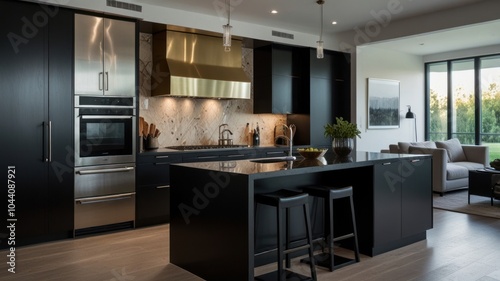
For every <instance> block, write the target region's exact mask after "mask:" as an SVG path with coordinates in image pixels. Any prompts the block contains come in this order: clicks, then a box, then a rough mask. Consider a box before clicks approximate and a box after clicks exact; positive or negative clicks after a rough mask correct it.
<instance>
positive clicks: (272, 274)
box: [255, 270, 313, 281]
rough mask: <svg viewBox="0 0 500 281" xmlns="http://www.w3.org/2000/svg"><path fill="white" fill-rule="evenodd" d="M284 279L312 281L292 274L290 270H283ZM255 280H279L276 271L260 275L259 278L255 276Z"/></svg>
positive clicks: (294, 273)
mask: <svg viewBox="0 0 500 281" xmlns="http://www.w3.org/2000/svg"><path fill="white" fill-rule="evenodd" d="M283 274H285V276H286V278H285V280H290V281H292V280H293V281H309V280H311V281H312V280H313V279H312V278H311V277H309V276H304V275H302V274H298V273H296V272H292V271H290V270H285V271H284V273H283ZM255 280H259V281H278V280H281V279H280V278H279V276H278V271H272V272H269V273H266V274H263V275H260V276H257V277H255Z"/></svg>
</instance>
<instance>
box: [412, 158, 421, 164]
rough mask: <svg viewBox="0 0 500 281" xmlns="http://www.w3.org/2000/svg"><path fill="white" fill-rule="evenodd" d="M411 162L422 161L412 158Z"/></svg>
mask: <svg viewBox="0 0 500 281" xmlns="http://www.w3.org/2000/svg"><path fill="white" fill-rule="evenodd" d="M410 162H412V163H416V162H420V159H412V160H411V161H410Z"/></svg>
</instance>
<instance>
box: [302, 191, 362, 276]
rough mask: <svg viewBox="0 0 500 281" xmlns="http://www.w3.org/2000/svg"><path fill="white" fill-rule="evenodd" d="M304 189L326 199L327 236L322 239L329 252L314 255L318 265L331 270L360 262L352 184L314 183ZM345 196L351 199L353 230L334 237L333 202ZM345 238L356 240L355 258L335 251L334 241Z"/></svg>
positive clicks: (310, 193) (312, 194)
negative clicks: (334, 185) (329, 184)
mask: <svg viewBox="0 0 500 281" xmlns="http://www.w3.org/2000/svg"><path fill="white" fill-rule="evenodd" d="M303 191H304V192H307V193H308V194H309V195H311V196H314V197H318V198H322V199H324V200H325V218H326V219H325V237H324V238H322V239H320V240H326V242H327V248H328V250H329V253H321V254H319V255H316V256H314V262H315V263H316V265H319V266H323V267H327V268H329V269H330V271H333V270H334V269H337V268H340V267H343V266H346V265H349V264H352V263H356V262H359V247H358V236H357V232H356V218H355V215H354V203H353V189H352V186H345V187H332V186H324V185H313V186H306V187H304V188H303ZM343 198H348V199H349V204H350V213H351V221H352V232H351V233H348V234H345V235H342V236H339V237H334V231H333V224H334V220H333V204H334V203H333V202H334V201H335V200H338V199H343ZM345 239H353V240H354V250H353V251H354V256H355V257H354V259H349V258H346V257H342V256H339V255H336V254H335V253H334V249H333V247H334V245H333V243H334V242H338V241H341V240H345ZM301 261H302V262H307V263H309V262H311V259H309V258H307V259H302V260H301Z"/></svg>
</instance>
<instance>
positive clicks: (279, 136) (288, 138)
mask: <svg viewBox="0 0 500 281" xmlns="http://www.w3.org/2000/svg"><path fill="white" fill-rule="evenodd" d="M283 127H285V128H286V129H287V130H288V131H289V137H287V136H285V135H278V136H276V137H275V138H274V141H275V142H276V140H277V139H279V138H283V139H285V140H287V141H288V144H289V150H288V156H287V158H289V159H290V160H295V159H296V158H295V156H293V131H294V130H295V125H294V124H290V125H289V126H287V125H284V124H283Z"/></svg>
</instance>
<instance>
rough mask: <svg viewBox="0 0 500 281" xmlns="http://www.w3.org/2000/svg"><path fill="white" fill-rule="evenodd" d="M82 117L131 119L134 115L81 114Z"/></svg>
mask: <svg viewBox="0 0 500 281" xmlns="http://www.w3.org/2000/svg"><path fill="white" fill-rule="evenodd" d="M80 117H81V118H82V119H131V118H133V117H134V116H132V115H80Z"/></svg>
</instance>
